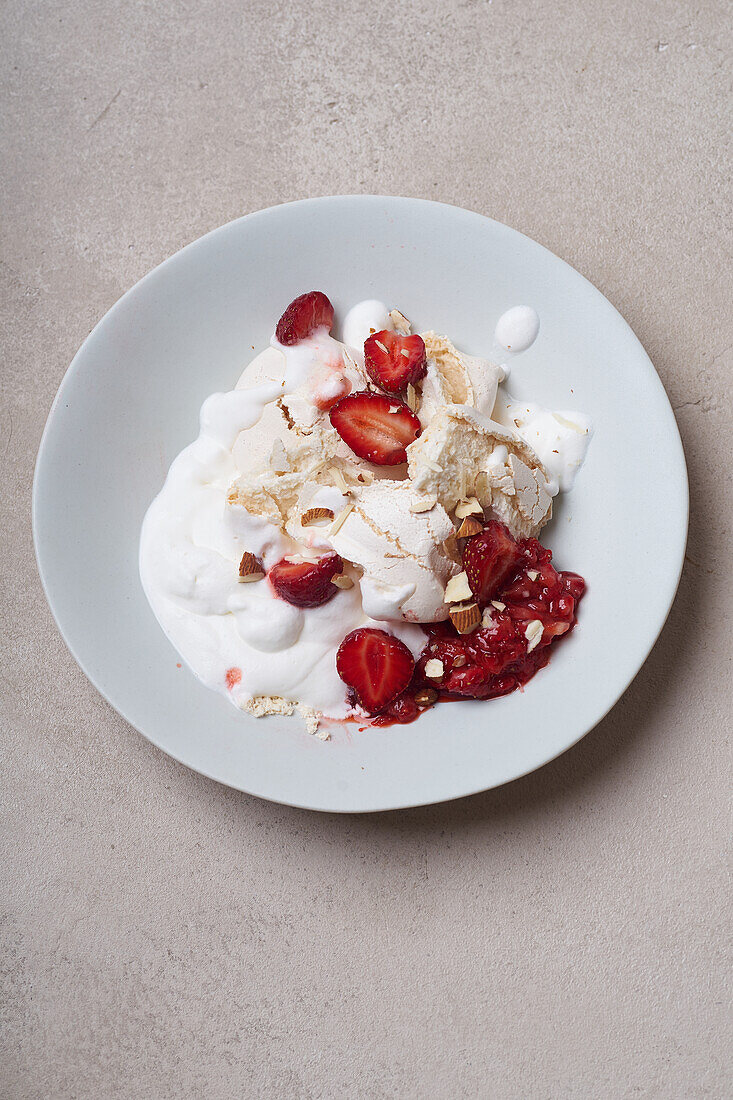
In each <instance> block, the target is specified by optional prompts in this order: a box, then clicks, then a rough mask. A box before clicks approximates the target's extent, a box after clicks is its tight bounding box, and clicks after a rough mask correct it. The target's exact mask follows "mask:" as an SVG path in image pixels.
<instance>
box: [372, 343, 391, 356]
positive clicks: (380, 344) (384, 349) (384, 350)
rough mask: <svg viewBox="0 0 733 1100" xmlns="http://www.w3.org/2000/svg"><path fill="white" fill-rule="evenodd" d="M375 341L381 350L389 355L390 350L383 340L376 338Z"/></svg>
mask: <svg viewBox="0 0 733 1100" xmlns="http://www.w3.org/2000/svg"><path fill="white" fill-rule="evenodd" d="M374 343H375V344H376V345H377V347H378V348H379V350H380V351H383V352H384V354H385V355H389V352H388V351H387V349H386V347H385V346H384V344H383V343H382V341H381V340H375V341H374Z"/></svg>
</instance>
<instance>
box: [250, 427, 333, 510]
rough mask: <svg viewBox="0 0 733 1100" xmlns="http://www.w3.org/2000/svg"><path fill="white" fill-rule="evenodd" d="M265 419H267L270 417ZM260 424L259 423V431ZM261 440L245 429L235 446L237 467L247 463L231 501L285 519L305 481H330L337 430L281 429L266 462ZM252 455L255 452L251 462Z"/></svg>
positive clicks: (271, 442) (271, 440)
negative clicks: (261, 453) (301, 431)
mask: <svg viewBox="0 0 733 1100" xmlns="http://www.w3.org/2000/svg"><path fill="white" fill-rule="evenodd" d="M263 419H265V420H267V419H269V416H268V418H263ZM259 427H260V426H259V425H257V429H258V430H259ZM257 439H258V433H256V435H255V438H254V439H250V432H242V433H240V436H239V437H238V439H237V442H236V443H235V445H234V456H235V461H236V463H237V466H238V467H239V469H240V470H241V469H242V466H245V469H244V471H243V472H242V473H241V474H240V476H239V477H238V478H237V479H236V480H235V481H234V483H233V485H232V486H231V489H230V492H229V503H230V504H240V505H241V506H242V507H244V508H247V509H248V510H249V511H250V512H252V513H253V514H254V515H266V516H270V517H271V516H273V515H274V514H276V512H279V514H280V516H281V519H282V521H283V522H284V521H285V520H286V519H287V516H288V513H289V512H290V510H291V508H293V507H294V505H295V503H296V501H297V498H298V494H299V492H300V489H301V486H302V485H303V483H304V482H306V481H316V480H317V479H322V480H326V471H327V470H328V468H329V467H330V465H331V460H332V458H333V456H334V451H335V448H336V437H335V433H334V432H332V431H331V432H328V431H327V430H326V429H324V428H321V427H319V426H318V425H316V426H314V427H313V428H312V430H311V433H310V435H308V436H303V435H298V434H297V433H296V432H293V431H291V430H289V429H287V428H285V429H284V430H282V429H281V431H280V434H279V436H278V437H277V438H276V439H275V440H273V439H272V437H271V438H270V452H269V453H268V456H267V460H266V462H265V463H264V464H263V463H262V462H261V459H260V457H259V450H258V446H257ZM250 444H251V451H250V450H249V448H250ZM278 444H279V445H280V446H281V447H282V451H281V450H280V448H279V446H278ZM248 454H251V455H252V458H251V459H250V460H249V461H247V456H248ZM273 455H274V456H275V462H274V465H273V460H272V458H273ZM319 503H320V502H319ZM327 507H328V505H327Z"/></svg>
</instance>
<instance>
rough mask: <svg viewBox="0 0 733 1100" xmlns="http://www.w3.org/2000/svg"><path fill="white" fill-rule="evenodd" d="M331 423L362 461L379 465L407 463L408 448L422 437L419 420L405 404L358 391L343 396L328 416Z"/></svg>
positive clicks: (397, 399)
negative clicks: (406, 451)
mask: <svg viewBox="0 0 733 1100" xmlns="http://www.w3.org/2000/svg"><path fill="white" fill-rule="evenodd" d="M329 417H330V420H331V423H332V424H333V426H334V428H335V429H336V431H337V432H338V434H339V435H340V436H341V438H342V439H343V441H344V443H347V444H348V445H349V447H351V449H352V451H353V452H354V454H356V455H358V456H359V458H365V459H366V460H367V462H374V463H376V464H377V466H396V465H398V463H400V462H406V461H407V455H406V453H405V447H408V446H409V445H410V443H414V441H415V440H416V439H417V437H418V436H419V435H420V431H421V427H420V421H419V420H418V418H417V417H416V416H415V414H414V412H412V411H411V410H410V409H409V408H408V407H407V405H405V403H404V401H400V400H399V398H396V397H393V398H392V399H390V398H389V397H383V396H382V394H381V393H370V392H369V391H368V390H359V392H358V393H351V394H349V395H348V397H342V398H341V400H340V401H339V402H338V404H337V405H334V407H333V408H332V409H331V412H330V413H329Z"/></svg>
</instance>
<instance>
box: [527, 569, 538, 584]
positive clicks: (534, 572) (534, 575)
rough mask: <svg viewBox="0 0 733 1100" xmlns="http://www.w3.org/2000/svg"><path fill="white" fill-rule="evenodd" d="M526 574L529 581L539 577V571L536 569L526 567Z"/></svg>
mask: <svg viewBox="0 0 733 1100" xmlns="http://www.w3.org/2000/svg"><path fill="white" fill-rule="evenodd" d="M527 576H528V577H529V579H530V580H531V581H536V580H537V578H538V577H539V573H538V572H537V570H536V569H528V570H527Z"/></svg>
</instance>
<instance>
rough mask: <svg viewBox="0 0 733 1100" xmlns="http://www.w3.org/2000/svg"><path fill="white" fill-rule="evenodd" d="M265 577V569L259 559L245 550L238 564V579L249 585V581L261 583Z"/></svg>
mask: <svg viewBox="0 0 733 1100" xmlns="http://www.w3.org/2000/svg"><path fill="white" fill-rule="evenodd" d="M264 576H265V567H264V565H263V564H262V562H261V561H260V559H259V558H256V557H255V556H254V554H250V552H249V550H245V552H244V553H243V554H242V560H241V561H240V563H239V579H240V581H244V582H245V583H247V584H249V583H250V581H261V580H262V579H263V578H264Z"/></svg>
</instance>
